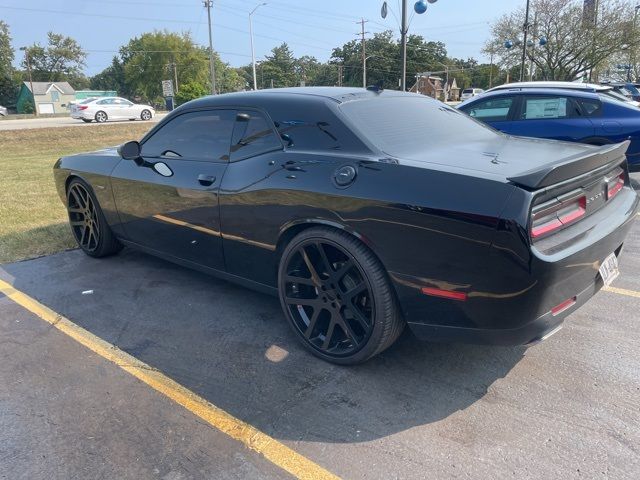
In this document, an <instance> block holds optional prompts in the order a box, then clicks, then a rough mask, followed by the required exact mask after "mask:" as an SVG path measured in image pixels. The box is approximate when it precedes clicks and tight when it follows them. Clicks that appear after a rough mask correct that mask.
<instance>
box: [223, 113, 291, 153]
mask: <svg viewBox="0 0 640 480" xmlns="http://www.w3.org/2000/svg"><path fill="white" fill-rule="evenodd" d="M279 148H282V143H281V142H280V140H279V139H278V135H277V134H276V132H274V130H273V128H271V125H270V124H269V122H268V121H267V119H266V118H265V117H264V115H262V114H260V113H258V112H249V111H246V112H238V115H237V116H236V124H235V127H234V130H233V140H232V142H231V160H237V159H240V158H247V157H252V156H254V155H259V154H261V153H266V152H271V151H273V150H277V149H279Z"/></svg>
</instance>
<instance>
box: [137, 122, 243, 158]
mask: <svg viewBox="0 0 640 480" xmlns="http://www.w3.org/2000/svg"><path fill="white" fill-rule="evenodd" d="M235 115H236V112H235V111H234V110H207V111H199V112H187V113H183V114H182V115H178V116H177V117H175V118H173V119H172V120H171V121H169V123H166V124H165V125H163V126H162V127H161V128H160V129H159V130H157V131H156V132H155V133H154V134H153V136H151V137H150V138H148V139H147V140H145V142H144V143H143V144H142V156H143V157H165V158H182V159H185V160H209V161H227V160H229V146H230V144H231V134H232V132H233V125H234V121H235Z"/></svg>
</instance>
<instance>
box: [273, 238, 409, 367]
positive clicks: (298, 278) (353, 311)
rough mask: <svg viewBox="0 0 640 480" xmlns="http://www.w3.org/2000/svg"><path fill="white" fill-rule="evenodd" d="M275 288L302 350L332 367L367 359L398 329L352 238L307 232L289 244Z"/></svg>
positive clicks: (376, 266)
mask: <svg viewBox="0 0 640 480" xmlns="http://www.w3.org/2000/svg"><path fill="white" fill-rule="evenodd" d="M279 290H280V301H281V304H282V307H283V309H284V311H285V314H286V316H287V318H288V320H289V322H290V324H291V325H292V327H293V329H294V331H295V332H296V333H297V334H298V335H299V336H300V337H301V339H302V341H303V343H304V344H305V346H306V347H307V348H309V349H310V350H311V351H312V352H313V353H314V354H316V355H317V356H319V357H321V358H323V359H325V360H328V361H331V362H334V363H339V364H345V365H346V364H354V363H360V362H362V361H365V360H367V359H368V358H371V357H372V356H374V355H376V354H377V353H379V352H381V351H382V350H384V349H386V348H387V347H388V346H390V345H391V344H392V343H393V342H394V341H395V340H396V338H397V337H398V336H399V335H400V333H401V332H402V327H403V326H404V322H403V320H402V319H401V318H400V315H399V313H398V310H397V308H396V303H395V298H394V296H393V293H392V292H391V289H390V287H389V284H388V281H387V280H386V274H385V273H384V270H383V269H382V266H381V265H380V263H379V262H378V261H377V259H376V258H375V257H374V256H373V254H372V253H371V252H370V251H369V250H368V249H367V248H366V247H365V246H364V245H363V244H362V243H360V242H359V241H358V240H357V239H355V238H353V237H351V236H349V235H347V234H345V233H343V232H340V231H337V230H331V229H324V228H313V229H310V230H308V231H305V232H303V233H302V234H300V235H299V236H298V237H296V238H295V239H294V240H293V241H292V242H291V244H289V246H288V247H287V248H286V250H285V252H284V253H283V257H282V261H281V265H280V272H279Z"/></svg>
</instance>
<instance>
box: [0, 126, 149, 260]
mask: <svg viewBox="0 0 640 480" xmlns="http://www.w3.org/2000/svg"><path fill="white" fill-rule="evenodd" d="M149 128H150V125H149V124H146V123H137V122H136V123H126V124H108V125H99V126H97V125H96V126H83V127H67V128H42V129H33V130H18V131H15V130H14V131H0V263H8V262H14V261H17V260H23V259H26V258H33V257H37V256H41V255H48V254H51V253H55V252H59V251H61V250H65V249H68V248H72V247H74V246H75V242H74V241H73V238H72V236H71V231H70V229H69V227H68V225H67V214H66V211H65V208H64V205H63V204H62V202H61V200H60V197H58V194H57V192H56V189H55V184H54V181H53V173H52V168H53V164H54V163H55V162H56V160H57V159H58V158H59V157H61V156H64V155H69V154H73V153H79V152H86V151H91V150H96V149H99V148H103V147H108V146H112V145H117V144H120V143H123V142H125V141H127V140H133V139H138V138H140V137H142V135H143V134H144V133H146V131H147V130H149Z"/></svg>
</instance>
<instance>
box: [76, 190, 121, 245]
mask: <svg viewBox="0 0 640 480" xmlns="http://www.w3.org/2000/svg"><path fill="white" fill-rule="evenodd" d="M67 212H68V213H69V224H70V225H71V231H72V232H73V236H74V238H75V240H76V243H77V244H78V246H79V247H80V248H81V249H82V251H83V252H84V253H86V254H87V255H89V256H91V257H105V256H107V255H112V254H114V253H116V252H118V251H120V250H121V249H122V244H121V243H120V242H119V241H118V240H117V239H116V237H115V236H114V235H113V232H112V231H111V228H109V224H108V223H107V221H106V219H105V217H104V214H103V213H102V209H101V208H100V205H99V204H98V201H97V200H96V198H95V196H94V195H93V192H92V191H91V188H90V187H89V186H88V185H87V184H86V183H85V182H84V181H82V180H80V179H79V178H78V179H74V180H72V181H71V183H70V184H69V188H68V189H67Z"/></svg>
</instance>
